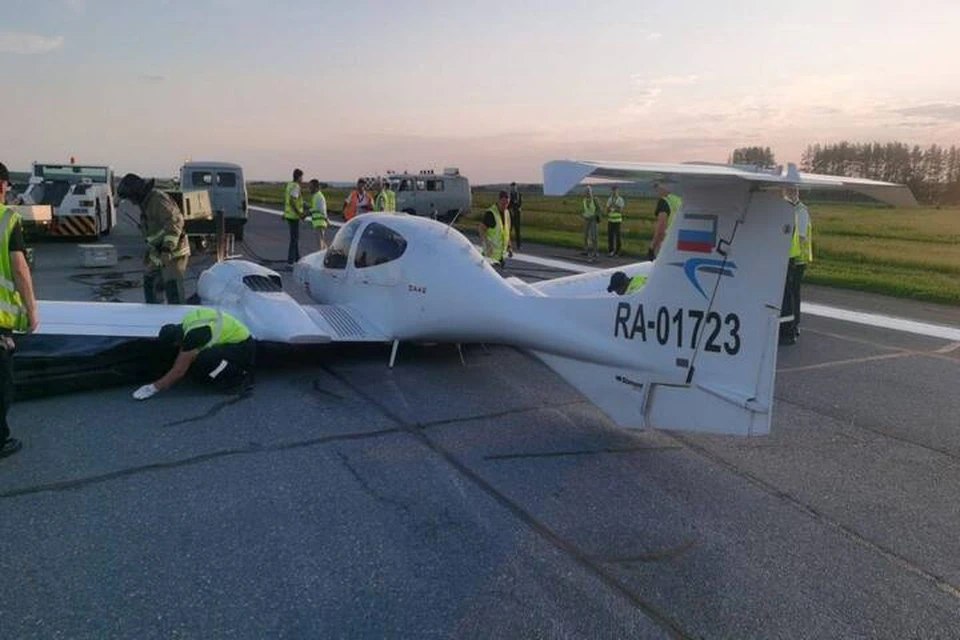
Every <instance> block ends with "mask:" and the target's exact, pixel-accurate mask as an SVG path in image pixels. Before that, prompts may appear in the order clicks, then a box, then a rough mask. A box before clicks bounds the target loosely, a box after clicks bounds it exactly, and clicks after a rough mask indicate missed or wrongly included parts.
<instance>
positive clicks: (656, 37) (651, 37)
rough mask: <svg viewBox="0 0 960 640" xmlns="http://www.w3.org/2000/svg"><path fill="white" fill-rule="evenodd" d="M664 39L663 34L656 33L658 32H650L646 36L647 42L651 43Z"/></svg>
mask: <svg viewBox="0 0 960 640" xmlns="http://www.w3.org/2000/svg"><path fill="white" fill-rule="evenodd" d="M662 37H663V34H662V33H658V32H656V31H650V32H648V33H647V35H646V38H647V40H649V41H650V42H653V41H655V40H659V39H660V38H662Z"/></svg>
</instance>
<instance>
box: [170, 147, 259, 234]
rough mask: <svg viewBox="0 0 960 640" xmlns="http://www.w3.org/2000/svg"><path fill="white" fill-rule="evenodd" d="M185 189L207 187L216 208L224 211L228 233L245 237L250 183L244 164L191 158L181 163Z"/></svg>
mask: <svg viewBox="0 0 960 640" xmlns="http://www.w3.org/2000/svg"><path fill="white" fill-rule="evenodd" d="M180 188H181V189H182V190H183V191H200V190H205V191H206V192H207V193H208V194H210V204H211V206H212V207H213V210H214V211H222V212H223V219H224V226H225V227H226V231H227V233H232V234H233V235H234V238H236V239H237V240H243V226H244V225H245V224H246V223H247V183H246V182H244V179H243V168H242V167H241V166H240V165H238V164H233V163H232V162H187V163H185V164H184V165H183V166H182V167H180Z"/></svg>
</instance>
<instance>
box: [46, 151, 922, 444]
mask: <svg viewBox="0 0 960 640" xmlns="http://www.w3.org/2000/svg"><path fill="white" fill-rule="evenodd" d="M587 179H590V180H614V181H621V182H622V181H637V182H653V181H670V182H672V183H674V184H675V185H676V188H675V190H676V192H677V193H678V194H680V195H682V197H683V206H682V208H681V210H680V211H678V212H675V213H674V214H673V216H672V220H671V222H670V226H669V230H668V232H667V236H666V239H665V241H664V244H663V246H662V248H661V251H660V254H659V255H658V256H657V258H656V260H654V261H652V262H645V263H638V264H635V265H631V266H628V267H618V268H617V270H622V271H625V272H626V273H627V275H629V276H633V275H637V274H643V275H646V276H647V277H648V280H647V282H646V285H645V286H644V287H643V288H642V289H641V290H640V291H637V292H634V293H632V294H627V295H625V296H616V295H612V294H609V293H607V290H606V286H607V282H608V280H609V278H610V275H611V273H612V272H613V271H614V269H610V270H606V271H598V272H593V273H588V274H581V275H574V276H569V277H563V278H558V279H555V280H550V281H545V282H540V283H537V284H528V283H525V282H523V281H521V280H519V279H517V278H508V279H504V278H503V277H501V275H500V274H499V273H497V272H496V271H495V270H494V269H493V268H492V267H491V266H490V264H489V263H488V262H487V261H486V260H485V259H484V258H483V257H482V256H481V254H480V253H479V251H478V250H477V248H476V247H475V246H474V245H473V244H472V243H471V242H470V241H469V240H468V239H467V238H466V237H465V236H464V235H463V234H461V233H460V232H459V231H457V230H456V229H454V228H452V227H451V226H448V225H445V224H442V223H439V222H436V221H434V220H431V219H428V218H422V217H417V216H410V215H395V214H366V215H362V216H357V217H356V218H354V219H353V220H351V221H350V222H348V223H346V224H345V225H343V227H342V228H341V229H340V230H339V232H338V233H337V234H336V237H335V238H334V240H333V242H332V244H331V246H330V247H329V249H327V250H326V251H321V252H318V253H314V254H311V255H308V256H306V257H304V258H303V259H302V260H301V261H300V262H299V263H297V264H296V265H295V268H294V271H293V278H294V280H295V282H296V283H298V284H299V285H300V286H302V287H303V288H304V289H305V290H306V292H307V293H308V294H309V296H310V297H311V299H312V300H314V301H315V304H300V303H298V302H297V301H295V300H294V299H293V298H292V297H291V296H290V295H289V294H287V293H286V292H284V291H283V288H282V281H281V277H280V275H279V274H277V273H276V272H274V271H271V270H270V269H268V268H266V267H263V266H261V265H258V264H254V263H252V262H247V261H244V260H228V261H225V262H221V263H219V264H217V265H215V266H213V267H211V268H210V269H208V270H207V271H205V272H204V273H203V274H202V275H201V277H200V279H199V282H198V286H197V292H198V294H199V297H200V299H201V301H202V304H203V305H204V306H209V307H214V308H218V309H222V310H224V311H227V312H229V313H231V314H233V315H235V316H236V317H237V318H239V319H241V320H242V321H243V322H244V323H245V324H246V325H247V327H248V328H249V329H250V331H251V333H252V334H253V335H254V337H255V338H257V340H259V341H267V342H282V343H292V344H315V343H329V342H383V343H393V347H394V351H393V354H392V355H391V365H392V361H393V356H394V355H395V353H396V346H397V345H398V344H399V343H400V342H404V341H425V342H450V343H477V342H483V343H499V344H506V345H513V346H515V347H519V348H521V349H526V350H529V351H531V352H532V353H534V354H535V355H536V356H537V357H539V358H540V359H541V360H542V361H543V362H545V363H546V364H547V365H548V366H549V367H551V368H552V369H554V370H555V371H556V372H557V373H559V374H560V375H561V376H562V377H563V378H565V379H566V380H567V381H568V382H569V383H570V384H572V385H573V386H574V387H576V388H577V389H578V390H580V391H581V392H582V393H583V394H584V395H585V396H586V397H587V398H588V399H589V400H590V401H591V402H593V403H594V404H595V405H596V406H597V407H599V408H600V409H601V410H602V411H603V412H604V413H606V414H607V415H608V416H609V417H610V418H611V419H612V420H613V421H614V422H615V423H616V424H618V425H619V426H621V427H625V428H641V429H643V428H663V429H671V430H678V431H697V432H709V433H717V434H738V435H762V434H766V433H768V432H769V430H770V421H771V415H772V403H773V386H774V371H775V368H774V367H775V361H776V356H777V336H778V327H779V320H780V305H781V299H782V295H783V283H784V278H785V273H786V268H787V256H788V253H789V245H790V240H791V236H792V233H793V225H794V215H793V208H792V205H791V204H790V203H788V202H787V201H785V200H784V199H783V198H782V197H781V192H780V189H781V188H782V187H785V186H789V185H796V186H799V187H801V188H817V189H847V190H854V191H858V192H861V193H864V194H867V195H870V196H872V197H875V198H878V199H880V200H883V201H885V202H888V203H892V204H897V205H916V201H915V200H914V199H913V196H912V194H910V192H909V190H908V189H907V188H906V187H904V186H901V185H895V184H890V183H883V182H876V181H872V180H860V179H849V178H839V177H833V176H820V175H813V174H805V173H800V172H798V171H797V170H796V168H795V167H794V166H792V165H790V166H788V167H787V169H786V170H784V171H779V172H773V171H764V170H759V169H754V168H749V167H737V166H726V165H709V164H646V163H606V162H577V161H555V162H550V163H547V164H546V165H544V192H545V193H546V194H547V195H562V194H565V193H567V192H569V191H570V190H571V189H573V188H574V187H575V186H576V185H578V184H579V183H580V182H581V181H584V180H587ZM188 309H189V307H184V306H173V307H169V306H157V305H145V304H125V303H78V302H41V303H40V317H41V319H42V324H41V326H40V333H42V334H62V335H99V336H129V337H153V336H156V335H157V331H158V329H159V328H160V327H161V326H162V325H163V324H165V323H171V322H179V321H180V320H181V318H182V316H183V315H184V314H185V313H186V311H187V310H188Z"/></svg>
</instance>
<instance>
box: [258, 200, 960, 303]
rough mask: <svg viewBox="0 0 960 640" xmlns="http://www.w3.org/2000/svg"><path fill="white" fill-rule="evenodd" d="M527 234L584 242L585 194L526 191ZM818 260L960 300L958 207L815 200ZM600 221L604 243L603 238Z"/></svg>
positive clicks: (632, 247)
mask: <svg viewBox="0 0 960 640" xmlns="http://www.w3.org/2000/svg"><path fill="white" fill-rule="evenodd" d="M248 191H249V194H250V201H251V202H263V203H268V204H280V202H281V200H282V194H283V192H282V187H281V186H279V185H250V186H248ZM347 193H348V192H347V191H345V190H342V189H339V190H338V189H332V190H328V191H324V195H326V197H327V205H328V207H329V208H330V209H331V210H333V211H339V209H340V206H341V203H342V202H343V200H344V198H345V197H346V195H347ZM496 195H497V194H496V193H495V192H492V191H490V192H485V191H479V190H474V192H473V212H472V213H471V215H470V216H467V217H465V218H461V219H460V220H458V221H457V226H458V227H459V228H461V229H465V230H471V231H472V230H473V229H474V228H476V225H477V222H478V221H479V219H480V216H481V215H482V212H483V211H484V210H485V209H486V208H487V207H489V206H490V205H491V204H493V202H494V201H495V200H496ZM523 197H524V207H523V236H524V240H525V241H529V242H533V243H538V244H545V245H551V246H558V247H570V248H580V247H582V246H583V235H582V234H583V227H582V220H581V218H580V215H579V212H580V197H579V196H563V197H547V196H542V195H536V194H524V196H523ZM654 205H655V201H654V200H652V199H639V198H634V199H630V200H628V202H627V210H626V213H625V217H624V225H623V240H624V253H625V254H627V255H630V256H636V257H641V256H643V255H645V254H646V251H647V247H648V246H649V244H650V238H651V237H652V235H653V210H654ZM810 214H811V216H812V219H813V225H814V235H813V240H814V257H815V261H814V262H813V264H811V265H810V266H809V267H808V268H807V272H806V276H805V278H804V281H805V282H810V283H814V284H822V285H828V286H832V287H839V288H844V289H855V290H858V291H870V292H874V293H881V294H884V295H889V296H896V297H900V298H912V299H915V300H927V301H931V302H939V303H945V304H951V305H958V306H960V208H957V207H953V208H944V209H935V208H931V207H925V208H919V209H894V208H884V207H877V206H874V205H856V204H812V205H810ZM605 226H606V225H605V224H603V223H601V229H600V245H601V248H603V247H604V246H605V245H606V229H605Z"/></svg>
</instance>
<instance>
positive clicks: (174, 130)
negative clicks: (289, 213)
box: [0, 0, 960, 184]
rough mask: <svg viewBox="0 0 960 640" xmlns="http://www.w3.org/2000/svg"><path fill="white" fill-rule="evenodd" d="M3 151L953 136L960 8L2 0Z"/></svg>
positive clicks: (304, 159)
mask: <svg viewBox="0 0 960 640" xmlns="http://www.w3.org/2000/svg"><path fill="white" fill-rule="evenodd" d="M0 7H2V8H3V9H4V11H3V17H2V18H0V65H2V66H0V68H2V71H0V81H2V84H0V86H2V87H3V92H2V98H0V119H2V121H3V126H2V127H0V161H2V162H4V163H6V164H7V166H8V167H10V168H11V169H13V170H27V169H28V168H29V165H30V163H31V162H32V161H34V160H37V161H42V162H62V161H67V159H68V158H69V157H70V156H74V157H75V158H76V159H77V161H78V162H82V163H90V164H94V163H96V164H109V165H111V166H113V167H114V168H115V169H116V170H117V171H118V172H120V173H123V172H126V171H134V172H137V173H141V174H143V175H152V176H173V175H175V174H176V173H177V171H178V168H179V166H180V164H181V163H182V162H183V161H184V160H186V159H188V158H191V159H194V160H224V161H230V162H237V163H239V164H241V165H243V167H244V168H245V171H246V175H247V178H248V179H255V180H256V179H260V180H284V179H288V176H289V174H290V172H291V170H292V168H293V167H295V166H296V167H301V168H303V170H304V171H305V173H306V175H307V176H308V177H314V176H315V177H318V178H320V179H321V180H353V179H355V178H356V177H357V176H361V175H373V174H382V173H385V172H386V171H387V170H411V171H417V170H421V169H435V170H441V169H442V168H443V167H451V166H454V167H459V168H460V170H461V172H462V173H463V174H464V175H466V176H467V177H469V178H470V179H471V181H472V182H473V183H475V184H480V183H485V182H487V183H489V182H503V181H510V180H516V181H518V182H537V181H540V180H541V179H542V174H541V170H542V165H543V163H545V162H547V161H549V160H555V159H568V158H569V159H581V160H621V161H651V162H679V161H687V160H705V161H713V162H725V161H726V160H727V158H728V156H729V154H730V152H731V151H732V150H733V149H734V148H736V147H740V146H752V145H762V146H770V147H772V148H773V150H774V151H775V152H776V154H777V160H778V161H779V162H790V161H796V162H799V160H800V154H801V153H802V151H803V149H804V148H805V147H806V146H807V145H809V144H813V143H817V142H819V143H829V142H834V141H838V140H851V141H861V142H862V141H881V142H886V141H903V142H908V143H912V144H921V145H929V144H932V143H937V144H941V145H946V146H949V145H951V144H960V65H958V64H957V61H958V60H960V3H956V2H947V1H946V0H939V1H937V2H932V1H929V0H913V1H912V2H909V3H907V2H899V1H898V2H890V1H887V0H871V1H859V0H832V1H825V0H806V1H795V2H772V1H767V2H747V1H743V0H728V1H725V2H717V1H716V0H689V1H683V0H673V1H663V0H643V1H642V2H639V1H638V0H606V1H605V2H602V3H600V2H582V1H576V0H552V1H550V2H545V1H541V0H526V1H525V2H516V0H509V1H501V0H484V1H483V2H469V3H468V2H458V1H456V0H452V1H446V2H434V1H432V0H424V1H417V0H406V1H405V2H401V3H396V2H371V1H368V0H354V1H352V2H349V3H347V2H344V3H331V2H319V1H307V0H303V1H301V0H275V1H274V2H269V3H268V2H265V1H263V0H260V1H255V0H150V1H137V0H0Z"/></svg>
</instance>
